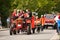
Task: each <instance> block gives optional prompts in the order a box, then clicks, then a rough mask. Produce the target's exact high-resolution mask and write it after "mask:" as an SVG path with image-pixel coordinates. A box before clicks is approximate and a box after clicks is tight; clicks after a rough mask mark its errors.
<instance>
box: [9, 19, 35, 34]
mask: <svg viewBox="0 0 60 40" xmlns="http://www.w3.org/2000/svg"><path fill="white" fill-rule="evenodd" d="M32 19H33V18H27V19H25V21H24V19H22V18H17V19H16V20H14V21H13V22H12V23H11V27H10V35H12V34H17V33H19V32H24V31H25V32H27V34H31V30H32V29H35V26H34V25H33V26H34V27H33V26H32V24H34V22H32V21H33V20H32ZM20 30H21V31H20ZM34 31H35V30H33V33H35V32H34Z"/></svg>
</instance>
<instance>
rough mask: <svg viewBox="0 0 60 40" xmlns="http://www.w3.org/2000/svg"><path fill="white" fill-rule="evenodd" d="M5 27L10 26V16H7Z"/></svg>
mask: <svg viewBox="0 0 60 40" xmlns="http://www.w3.org/2000/svg"><path fill="white" fill-rule="evenodd" d="M7 27H8V28H10V17H8V18H7Z"/></svg>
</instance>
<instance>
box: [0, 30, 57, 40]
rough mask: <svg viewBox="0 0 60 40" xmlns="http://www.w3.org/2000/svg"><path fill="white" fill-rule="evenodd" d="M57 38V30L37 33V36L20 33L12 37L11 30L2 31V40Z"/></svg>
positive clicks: (0, 35) (0, 36)
mask: <svg viewBox="0 0 60 40" xmlns="http://www.w3.org/2000/svg"><path fill="white" fill-rule="evenodd" d="M56 38H57V34H56V30H44V31H43V32H40V33H37V32H36V33H35V34H31V35H27V34H26V33H19V34H17V35H12V36H10V35H9V30H7V31H0V40H51V39H54V40H55V39H56ZM56 40H58V39H56Z"/></svg>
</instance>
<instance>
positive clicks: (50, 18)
mask: <svg viewBox="0 0 60 40" xmlns="http://www.w3.org/2000/svg"><path fill="white" fill-rule="evenodd" d="M55 16H56V15H55V14H44V17H45V23H44V26H45V27H46V28H48V27H53V29H55V28H56V26H55V20H54V18H55Z"/></svg>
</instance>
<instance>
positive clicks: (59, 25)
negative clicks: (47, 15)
mask: <svg viewBox="0 0 60 40" xmlns="http://www.w3.org/2000/svg"><path fill="white" fill-rule="evenodd" d="M58 18H59V20H57V32H58V34H59V33H60V16H59V17H58Z"/></svg>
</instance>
